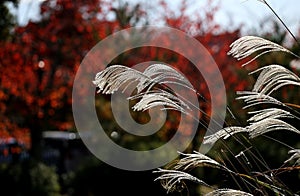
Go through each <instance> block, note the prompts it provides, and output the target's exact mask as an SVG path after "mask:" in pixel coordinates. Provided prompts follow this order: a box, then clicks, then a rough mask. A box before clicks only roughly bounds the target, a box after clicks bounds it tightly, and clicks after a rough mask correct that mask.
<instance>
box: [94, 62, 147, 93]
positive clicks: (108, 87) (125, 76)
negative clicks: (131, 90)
mask: <svg viewBox="0 0 300 196" xmlns="http://www.w3.org/2000/svg"><path fill="white" fill-rule="evenodd" d="M150 79H151V78H149V77H147V76H145V75H144V74H142V73H141V72H139V71H137V70H135V69H131V68H129V67H125V66H123V65H112V66H110V67H107V68H106V69H104V70H102V71H101V72H99V73H97V75H96V77H95V80H94V81H93V83H94V84H95V85H96V86H97V87H98V88H99V90H98V93H100V92H101V93H103V94H113V93H114V92H115V91H117V90H119V88H121V87H122V86H125V87H124V90H123V91H125V90H126V88H127V87H128V86H129V85H130V84H131V83H133V82H139V81H141V80H150ZM139 84H140V83H139ZM137 88H138V89H139V88H141V87H140V85H138V86H137Z"/></svg>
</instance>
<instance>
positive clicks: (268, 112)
mask: <svg viewBox="0 0 300 196" xmlns="http://www.w3.org/2000/svg"><path fill="white" fill-rule="evenodd" d="M248 113H249V114H254V115H253V116H252V117H251V118H249V119H248V120H247V121H248V122H258V121H261V120H264V119H280V118H295V116H294V115H293V114H291V113H290V112H288V111H286V110H283V109H279V108H267V109H264V110H258V111H252V112H248Z"/></svg>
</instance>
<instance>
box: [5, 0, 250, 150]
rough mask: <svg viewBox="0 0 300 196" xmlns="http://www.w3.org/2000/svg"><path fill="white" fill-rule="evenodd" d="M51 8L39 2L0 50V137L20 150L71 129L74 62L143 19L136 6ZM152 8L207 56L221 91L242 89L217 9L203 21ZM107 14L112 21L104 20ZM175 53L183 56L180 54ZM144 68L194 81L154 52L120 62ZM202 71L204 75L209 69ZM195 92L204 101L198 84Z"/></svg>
mask: <svg viewBox="0 0 300 196" xmlns="http://www.w3.org/2000/svg"><path fill="white" fill-rule="evenodd" d="M54 2H55V1H50V0H46V1H44V2H43V3H42V4H41V8H40V9H41V10H40V13H41V16H42V18H41V20H40V21H38V22H29V23H28V24H27V25H26V26H23V27H22V26H19V27H16V29H15V30H14V35H13V38H12V39H11V40H7V41H3V42H2V43H1V47H0V59H1V60H0V72H1V73H2V74H1V78H0V137H1V138H5V137H10V136H14V137H16V138H17V139H18V140H22V141H24V142H26V143H27V146H28V147H30V145H31V143H30V141H32V145H34V141H33V140H35V139H34V138H37V139H38V138H39V137H38V136H37V137H34V136H33V135H34V134H35V133H39V132H41V131H42V130H47V129H51V130H52V129H59V130H71V129H74V122H73V119H72V111H71V104H72V99H71V98H72V84H73V79H74V76H75V73H76V70H77V69H78V67H79V65H80V63H81V60H82V59H83V57H84V56H85V54H86V53H87V52H88V51H89V50H90V49H91V48H92V47H93V46H94V45H95V44H96V43H97V42H98V41H100V40H101V39H104V38H105V37H106V36H108V35H110V34H111V33H113V32H115V31H117V30H120V29H123V28H127V27H129V26H131V25H134V24H132V23H135V22H137V21H138V19H137V18H139V17H145V16H146V15H147V11H145V10H143V9H142V8H141V7H140V6H138V5H137V6H135V7H133V8H132V9H131V10H130V9H129V8H130V6H127V5H126V6H124V7H120V8H113V7H112V5H111V3H108V2H107V1H101V0H89V1H83V0H72V1H71V0H58V1H56V3H54ZM183 2H184V1H183ZM160 6H161V7H162V9H163V10H164V13H163V14H162V17H161V18H160V20H161V21H163V22H164V23H165V24H166V25H168V26H171V27H174V28H177V29H180V30H182V31H184V32H187V33H188V34H190V35H192V36H194V37H195V38H196V39H197V40H199V41H200V42H201V43H202V44H203V45H204V46H205V47H206V48H207V49H208V51H209V52H210V53H211V55H212V56H213V58H214V60H215V61H216V63H217V65H218V66H219V68H220V70H221V72H222V74H223V77H224V81H225V84H226V87H227V88H228V89H231V90H241V89H244V87H245V86H246V85H247V83H246V82H242V81H240V80H239V79H238V75H237V74H236V73H235V68H236V66H237V65H236V62H235V61H233V59H231V58H230V57H228V56H227V55H226V53H227V51H228V50H229V45H230V43H231V42H233V41H234V40H235V39H236V38H238V36H239V31H238V30H236V31H232V32H229V31H226V30H222V29H220V27H219V26H218V25H217V24H216V23H215V22H214V14H215V13H216V11H217V7H213V6H211V5H207V10H204V13H205V14H204V16H197V15H193V19H191V17H190V15H188V14H187V13H186V9H187V6H186V5H185V4H184V3H183V4H182V7H181V9H180V10H179V14H175V13H174V12H172V11H169V9H168V7H167V4H166V3H165V2H164V1H161V3H160ZM108 13H110V14H111V13H114V14H115V15H116V17H115V18H114V19H108V18H107V16H108V15H109V14H108ZM132 18H135V20H131V19H132ZM145 18H146V17H145ZM132 21H133V22H132ZM179 47H186V50H189V48H188V46H179ZM191 52H193V51H191ZM147 60H159V61H162V62H166V63H168V64H171V65H174V66H175V67H178V68H179V69H180V70H184V71H185V72H187V73H189V74H191V75H193V74H194V73H195V72H193V70H192V69H191V67H190V63H189V62H188V61H187V60H186V59H185V58H184V57H182V56H177V57H174V55H171V54H170V51H162V50H159V49H156V48H143V49H141V50H139V52H138V53H135V57H132V56H131V57H130V58H129V57H128V58H126V57H125V58H122V64H125V65H128V66H131V65H134V64H136V63H139V62H141V61H147ZM206 67H207V69H210V65H207V66H206ZM193 77H194V78H197V77H199V76H193ZM195 88H197V90H198V91H199V92H200V93H201V94H203V96H204V97H206V98H207V99H209V93H208V91H207V89H206V86H205V84H201V85H199V86H196V87H195ZM205 89H206V90H205ZM207 107H208V109H207V110H208V111H209V105H208V106H207ZM208 113H209V112H208ZM107 116H110V115H107ZM169 125H170V124H168V126H169ZM30 135H31V140H30Z"/></svg>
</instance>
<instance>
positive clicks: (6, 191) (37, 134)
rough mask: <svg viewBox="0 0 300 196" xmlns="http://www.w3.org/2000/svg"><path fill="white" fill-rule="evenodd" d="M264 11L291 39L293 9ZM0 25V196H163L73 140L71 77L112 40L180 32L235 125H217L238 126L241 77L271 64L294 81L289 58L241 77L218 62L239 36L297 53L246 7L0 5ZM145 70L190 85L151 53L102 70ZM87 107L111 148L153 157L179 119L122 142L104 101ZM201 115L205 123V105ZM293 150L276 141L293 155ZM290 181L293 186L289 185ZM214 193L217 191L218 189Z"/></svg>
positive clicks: (282, 5) (104, 1)
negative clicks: (191, 42)
mask: <svg viewBox="0 0 300 196" xmlns="http://www.w3.org/2000/svg"><path fill="white" fill-rule="evenodd" d="M270 5H271V6H272V7H273V8H274V10H275V11H277V13H278V14H279V15H280V16H281V17H282V19H283V20H284V21H285V22H286V25H287V26H288V27H290V29H291V31H292V32H293V34H294V35H295V36H296V37H299V36H300V34H299V33H300V32H299V24H300V15H299V14H298V12H299V11H298V9H297V8H299V6H300V3H299V1H296V0H290V1H288V3H287V1H284V2H283V1H275V0H273V1H270ZM0 15H1V17H0V42H1V47H0V73H1V77H0V183H1V189H0V195H70V196H71V195H107V194H110V195H116V194H118V195H121V194H122V195H125V194H130V195H154V194H155V195H165V194H166V192H165V190H163V188H162V187H161V186H160V184H159V182H153V180H154V179H155V177H156V176H155V175H154V174H153V173H152V171H144V172H130V171H122V170H119V169H116V168H113V167H111V166H109V165H107V164H105V163H103V162H101V161H100V160H98V159H97V158H95V157H94V156H93V155H92V154H91V153H90V152H89V151H88V150H87V149H86V147H85V145H84V144H83V143H82V141H81V139H80V138H79V136H78V134H77V132H76V127H75V125H74V121H73V116H72V107H71V105H72V85H73V80H74V76H75V74H76V71H77V69H78V67H79V66H80V63H81V61H82V59H83V58H84V56H85V55H86V53H87V52H88V51H89V50H90V49H91V48H92V47H93V46H94V45H95V44H96V43H97V42H99V41H101V40H102V39H104V38H105V37H107V36H109V35H110V34H112V33H113V32H116V31H119V30H122V29H125V28H129V27H132V26H144V25H149V24H150V25H153V24H154V25H159V26H170V27H173V28H177V29H180V30H182V31H184V32H186V33H187V34H189V35H191V36H193V37H195V38H196V39H197V40H199V41H200V42H201V43H202V44H203V45H204V46H205V47H206V48H207V50H208V51H209V52H210V53H211V55H212V56H213V58H214V60H215V61H216V63H217V65H218V66H219V69H220V70H221V73H222V75H223V78H224V82H225V85H226V90H227V96H228V97H227V99H228V105H229V108H230V109H231V110H232V112H233V114H234V115H236V116H237V119H232V118H231V117H230V116H229V115H228V117H227V122H228V123H229V124H232V125H234V124H245V122H246V118H247V113H246V112H247V111H244V110H242V109H241V108H242V107H243V103H242V102H239V101H236V100H235V97H236V91H238V90H249V89H251V87H252V86H251V85H252V84H253V82H254V80H255V78H253V76H248V72H249V70H252V69H254V68H257V67H259V66H263V65H266V64H270V63H274V64H275V63H280V64H283V65H286V67H289V68H290V69H292V70H293V71H294V72H296V73H298V74H299V71H300V66H299V65H293V66H290V64H289V62H290V61H291V60H292V57H291V56H285V55H283V54H275V55H272V54H271V55H268V58H267V57H262V58H260V59H259V60H257V61H255V62H253V63H251V64H250V65H249V66H247V67H246V68H241V64H242V63H243V62H237V61H236V60H234V59H232V58H231V57H229V56H227V52H228V51H229V45H230V44H231V43H232V42H233V41H234V40H236V39H237V38H239V37H240V36H242V35H259V36H262V37H265V38H268V39H270V40H272V41H275V42H277V43H279V44H283V45H284V46H286V47H288V48H290V49H291V50H292V51H293V52H294V53H296V54H299V51H300V48H299V44H297V43H295V41H294V40H293V39H292V36H291V35H290V34H288V33H287V30H286V29H285V28H284V27H283V25H282V24H280V23H279V21H278V20H277V19H276V18H275V17H274V16H273V15H272V13H271V11H270V10H269V9H268V8H267V7H266V6H265V5H264V4H262V3H261V2H259V1H256V0H249V1H244V2H243V1H236V0H226V1H217V0H205V1H196V0H188V1H184V0H176V1H172V0H154V1H142V0H132V1H125V0H118V1H108V0H85V1H84V0H72V1H71V0H19V1H18V0H4V1H1V2H0ZM182 47H183V46H182ZM186 49H187V50H189V48H188V47H187V48H186ZM154 60H155V61H161V62H167V63H168V64H170V65H173V66H174V67H177V68H178V69H180V70H182V71H183V72H185V73H186V74H187V75H189V78H190V79H191V81H195V80H196V79H199V76H198V75H196V74H195V72H194V71H193V70H191V69H190V66H191V64H190V62H189V61H188V60H187V59H185V58H184V57H182V56H180V55H177V54H173V53H172V52H171V51H167V50H163V49H159V48H146V47H145V48H142V49H138V50H130V51H128V52H126V53H124V54H122V55H120V56H118V57H116V58H115V59H114V60H113V61H112V62H111V63H110V64H116V63H118V64H123V65H126V66H133V65H135V64H137V63H141V62H144V61H154ZM209 68H210V66H209V65H207V69H209ZM200 81H201V78H200ZM194 85H195V88H196V89H197V90H198V92H199V93H200V94H201V95H202V96H203V98H204V99H205V100H209V99H210V95H209V92H208V90H207V87H206V85H205V84H202V83H199V82H198V83H197V82H195V84H194ZM276 96H279V97H280V98H282V99H284V100H285V101H286V102H290V103H298V104H299V102H300V101H299V91H297V90H295V89H293V88H289V87H288V88H284V89H282V90H281V91H280V92H279V93H278V95H276ZM95 97H96V109H97V112H98V114H99V121H100V122H101V123H102V125H103V127H104V128H105V131H106V132H107V134H108V135H111V133H112V132H115V131H117V133H118V137H117V138H115V139H116V141H115V142H116V143H118V144H119V145H121V146H124V147H126V148H130V149H138V150H147V149H153V148H156V147H157V146H159V145H163V143H165V142H167V141H168V140H169V139H170V138H171V137H172V135H173V134H174V132H176V128H177V126H178V123H177V122H178V120H180V116H178V113H176V112H169V113H168V118H167V122H166V123H165V125H164V126H163V127H162V128H161V130H160V131H159V133H157V134H155V135H153V136H151V137H149V138H143V139H141V138H139V137H134V136H132V135H129V134H126V133H124V131H122V130H121V128H120V127H118V125H117V123H116V122H115V120H114V118H113V114H112V112H111V108H110V97H109V96H100V95H96V96H95ZM202 106H203V108H204V110H205V111H206V112H207V113H208V114H209V113H210V104H209V101H208V102H204V103H203V105H202ZM132 116H133V118H134V119H135V120H136V121H138V122H141V123H146V122H147V118H148V116H147V113H146V114H141V113H134V112H133V113H132ZM203 120H209V119H203ZM203 133H205V130H204V129H203V127H199V128H198V133H197V135H196V137H195V138H194V140H193V142H192V144H191V145H190V147H189V148H188V149H187V152H191V151H192V150H193V149H198V147H199V145H200V144H201V141H202V139H201V138H202V136H203ZM278 137H282V138H284V136H278ZM298 141H299V140H298V139H297V138H296V139H295V138H285V142H287V143H290V144H291V145H295V146H297V145H298V147H299V145H300V143H299V142H298ZM257 142H259V141H257ZM270 145H271V144H270V143H268V142H264V143H263V144H262V145H261V150H262V152H266V153H268V154H269V155H270V159H272V158H271V156H272V155H276V159H274V158H273V159H274V160H272V163H274V165H277V166H278V165H279V166H280V163H281V162H282V161H284V160H286V158H287V154H286V149H284V148H282V147H281V146H280V145H273V146H272V147H271V148H270ZM209 175H211V178H214V177H215V176H216V174H214V173H212V174H209ZM295 179H297V180H299V177H297V176H293V178H291V179H290V180H291V181H293V180H295ZM214 183H215V186H219V185H221V184H223V183H224V182H222V181H221V180H220V181H218V180H217V181H214ZM227 183H228V182H227ZM191 187H192V189H191V193H190V194H191V195H193V194H194V193H198V191H199V190H198V188H197V187H196V186H193V185H191ZM174 195H177V193H174Z"/></svg>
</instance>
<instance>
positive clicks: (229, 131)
mask: <svg viewBox="0 0 300 196" xmlns="http://www.w3.org/2000/svg"><path fill="white" fill-rule="evenodd" d="M241 132H247V129H245V128H244V127H238V126H230V127H225V128H223V129H221V130H219V131H218V132H216V133H214V134H212V135H209V136H205V137H204V139H203V142H202V143H203V144H210V145H213V144H214V143H216V142H217V141H218V140H219V139H221V138H223V139H227V138H229V137H230V136H232V135H234V134H236V133H241Z"/></svg>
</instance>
